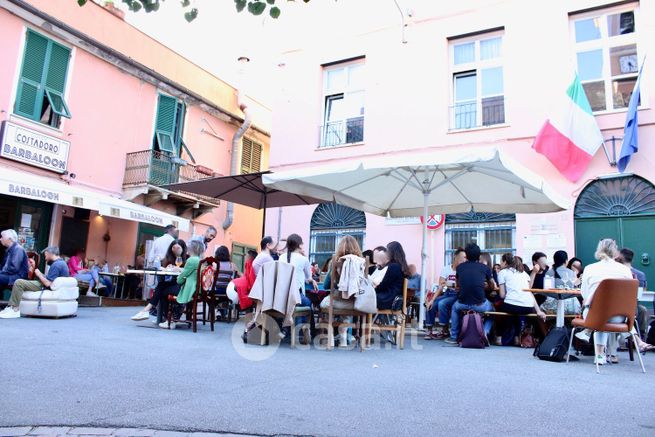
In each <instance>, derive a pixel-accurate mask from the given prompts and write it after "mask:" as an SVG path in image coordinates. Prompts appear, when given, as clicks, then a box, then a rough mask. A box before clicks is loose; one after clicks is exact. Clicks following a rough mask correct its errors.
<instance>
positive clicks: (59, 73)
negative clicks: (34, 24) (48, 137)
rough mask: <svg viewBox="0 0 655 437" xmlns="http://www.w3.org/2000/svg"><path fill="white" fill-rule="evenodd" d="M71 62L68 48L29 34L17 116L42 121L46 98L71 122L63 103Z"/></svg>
mask: <svg viewBox="0 0 655 437" xmlns="http://www.w3.org/2000/svg"><path fill="white" fill-rule="evenodd" d="M69 59H70V50H69V49H68V48H66V47H64V46H62V45H60V44H57V43H56V42H54V41H51V40H49V39H48V38H46V37H44V36H42V35H39V34H37V33H34V32H32V31H29V30H28V31H27V36H26V40H25V53H24V55H23V66H22V68H21V77H20V80H19V83H18V91H17V93H16V106H15V109H14V112H16V114H19V115H22V116H24V117H28V118H30V119H32V120H36V121H39V120H40V119H41V112H42V110H43V100H44V97H45V98H47V99H48V102H49V103H50V106H51V108H52V110H53V112H55V113H56V114H58V115H60V116H62V117H67V118H70V117H71V114H70V110H69V109H68V106H67V105H66V101H65V100H64V90H65V88H66V74H67V73H68V62H69Z"/></svg>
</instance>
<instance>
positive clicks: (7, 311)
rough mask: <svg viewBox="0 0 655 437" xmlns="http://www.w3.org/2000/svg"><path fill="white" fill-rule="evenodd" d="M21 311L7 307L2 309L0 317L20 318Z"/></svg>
mask: <svg viewBox="0 0 655 437" xmlns="http://www.w3.org/2000/svg"><path fill="white" fill-rule="evenodd" d="M19 318H20V311H14V309H13V308H11V307H9V306H8V307H7V308H5V309H4V310H2V311H0V319H19Z"/></svg>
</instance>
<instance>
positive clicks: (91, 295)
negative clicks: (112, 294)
mask: <svg viewBox="0 0 655 437" xmlns="http://www.w3.org/2000/svg"><path fill="white" fill-rule="evenodd" d="M86 295H87V296H89V297H98V295H97V294H95V293H94V292H93V291H91V290H89V291H87V292H86Z"/></svg>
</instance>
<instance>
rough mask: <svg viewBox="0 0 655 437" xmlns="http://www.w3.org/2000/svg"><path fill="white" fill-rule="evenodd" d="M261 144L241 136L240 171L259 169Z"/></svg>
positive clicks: (247, 171) (250, 171)
mask: <svg viewBox="0 0 655 437" xmlns="http://www.w3.org/2000/svg"><path fill="white" fill-rule="evenodd" d="M261 164H262V145H261V144H259V143H256V142H254V141H253V140H251V139H249V138H246V137H243V139H242V140H241V173H258V172H260V171H261V168H262V166H261Z"/></svg>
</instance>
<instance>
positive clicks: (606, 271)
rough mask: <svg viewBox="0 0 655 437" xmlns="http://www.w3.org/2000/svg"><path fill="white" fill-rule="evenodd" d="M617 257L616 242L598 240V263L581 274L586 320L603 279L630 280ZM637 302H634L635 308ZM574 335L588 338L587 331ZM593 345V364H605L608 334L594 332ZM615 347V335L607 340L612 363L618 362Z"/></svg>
mask: <svg viewBox="0 0 655 437" xmlns="http://www.w3.org/2000/svg"><path fill="white" fill-rule="evenodd" d="M618 255H619V249H618V247H617V246H616V242H615V241H614V240H612V239H609V238H606V239H604V240H600V242H599V243H598V247H597V248H596V254H595V257H596V259H597V260H598V262H596V263H593V264H589V265H588V266H587V267H586V268H585V270H584V273H583V274H582V285H581V287H580V291H581V292H582V297H583V298H584V305H585V307H587V308H585V309H584V310H583V311H582V317H584V318H586V317H587V313H588V312H589V308H588V307H589V305H591V302H592V301H593V299H594V293H595V292H596V289H597V288H598V285H599V284H600V283H601V281H603V279H632V272H631V271H630V269H629V268H628V267H626V266H625V265H623V264H621V263H618V262H616V261H615V260H614V258H616V257H617V256H618ZM636 304H637V302H635V306H636ZM624 320H625V318H624V317H621V316H615V317H612V318H611V319H609V320H608V322H610V323H612V322H618V323H620V322H623V321H624ZM579 334H580V335H578V334H576V337H578V338H584V337H585V336H586V338H588V337H589V334H588V332H587V331H584V332H582V333H579ZM594 343H595V344H596V358H595V360H594V362H598V364H605V363H606V362H607V357H606V353H605V346H606V345H607V343H608V333H607V332H594ZM617 346H618V342H617V339H616V335H612V336H611V337H610V338H609V355H610V360H612V362H618V357H617V353H616V351H617Z"/></svg>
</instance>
